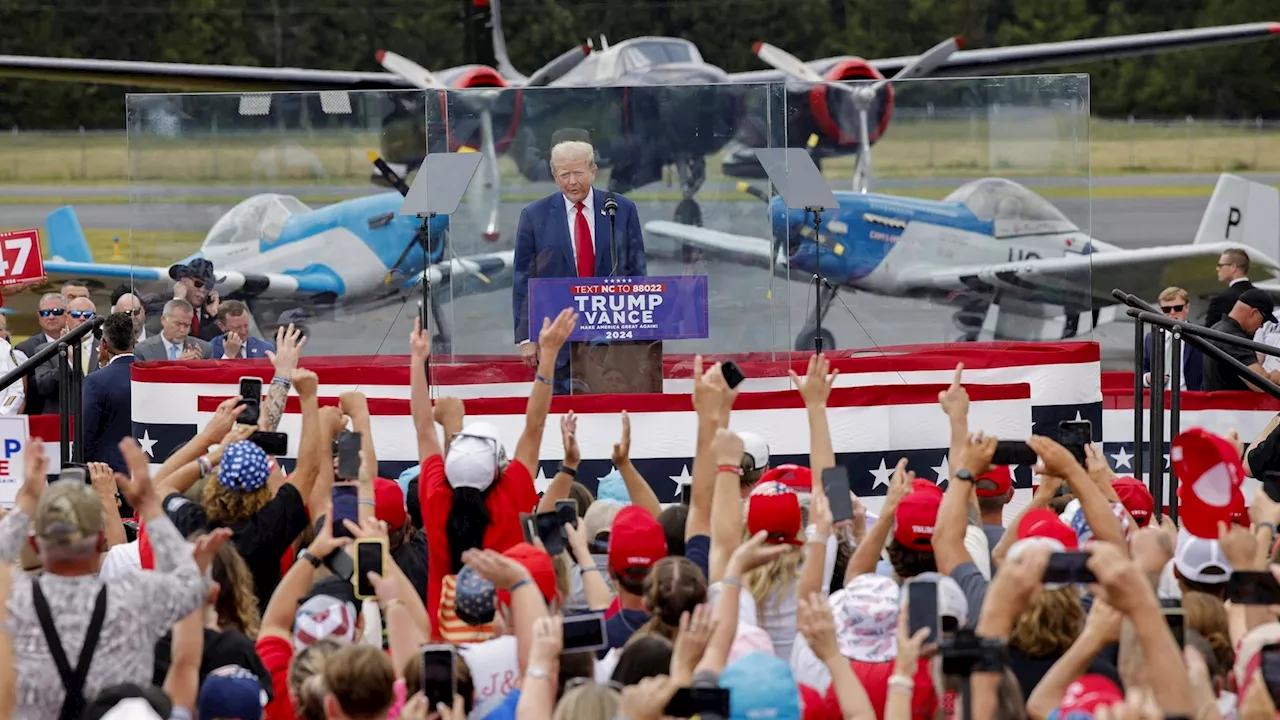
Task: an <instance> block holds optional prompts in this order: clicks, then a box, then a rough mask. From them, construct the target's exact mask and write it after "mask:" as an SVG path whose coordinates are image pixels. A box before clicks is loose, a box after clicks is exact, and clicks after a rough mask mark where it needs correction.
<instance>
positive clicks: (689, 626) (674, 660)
mask: <svg viewBox="0 0 1280 720" xmlns="http://www.w3.org/2000/svg"><path fill="white" fill-rule="evenodd" d="M718 625H719V623H718V622H717V621H716V616H715V613H714V612H712V609H711V606H710V605H707V604H706V603H703V604H700V605H698V606H696V607H695V608H694V609H693V612H692V613H690V612H688V611H687V610H686V611H685V612H684V613H682V614H681V615H680V632H679V633H677V634H676V642H675V647H674V648H673V649H672V651H671V675H672V676H673V677H675V678H678V679H681V680H684V681H685V682H688V681H689V680H691V679H692V678H693V671H694V669H695V668H697V666H698V661H699V660H701V659H702V654H703V653H704V652H706V649H707V643H709V642H711V636H712V635H714V634H715V632H716V627H717V626H718Z"/></svg>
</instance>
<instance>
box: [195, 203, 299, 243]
mask: <svg viewBox="0 0 1280 720" xmlns="http://www.w3.org/2000/svg"><path fill="white" fill-rule="evenodd" d="M306 212H311V208H309V207H307V205H306V204H305V203H303V202H302V201H301V200H299V199H298V198H296V197H293V196H291V195H275V194H266V195H254V196H253V197H251V198H248V199H247V200H243V201H241V202H240V204H238V205H236V206H235V207H233V208H231V209H230V210H228V211H227V213H226V214H225V215H223V216H222V217H221V218H219V219H218V222H216V223H214V224H213V228H212V229H210V230H209V234H208V235H206V236H205V239H204V246H205V247H217V246H222V245H237V244H246V243H247V244H253V245H257V244H258V243H259V242H262V241H264V240H265V241H266V242H274V241H275V240H276V239H277V238H278V237H280V231H281V230H283V229H284V224H285V221H287V220H288V219H289V218H290V217H292V216H294V215H296V214H298V213H306Z"/></svg>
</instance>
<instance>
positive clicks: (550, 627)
mask: <svg viewBox="0 0 1280 720" xmlns="http://www.w3.org/2000/svg"><path fill="white" fill-rule="evenodd" d="M563 650H564V622H563V621H562V620H561V619H560V616H559V615H549V616H546V617H540V618H538V619H537V620H535V621H534V622H533V644H532V646H531V647H530V648H529V667H540V668H543V669H546V668H547V667H548V666H553V665H559V663H560V653H561V652H562V651H563Z"/></svg>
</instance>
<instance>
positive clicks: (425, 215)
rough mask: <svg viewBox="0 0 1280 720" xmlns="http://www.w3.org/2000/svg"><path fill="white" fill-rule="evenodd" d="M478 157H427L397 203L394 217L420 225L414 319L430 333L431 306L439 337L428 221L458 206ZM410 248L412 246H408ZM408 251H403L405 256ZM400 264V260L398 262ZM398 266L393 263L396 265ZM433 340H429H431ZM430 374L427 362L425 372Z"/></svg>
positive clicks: (441, 331)
mask: <svg viewBox="0 0 1280 720" xmlns="http://www.w3.org/2000/svg"><path fill="white" fill-rule="evenodd" d="M481 158H482V156H481V155H480V153H430V154H428V155H427V158H426V160H424V161H423V163H422V167H421V168H420V169H419V170H418V174H417V175H416V176H415V177H414V178H413V184H412V185H410V186H409V192H408V194H407V195H405V197H404V202H402V203H400V210H399V212H398V213H397V214H398V215H414V216H416V217H417V218H418V219H419V220H421V221H422V226H421V227H420V228H419V229H418V237H419V239H420V240H421V242H420V243H418V244H419V245H420V246H421V247H422V280H421V285H420V287H421V292H422V295H421V298H422V299H421V301H420V303H419V306H418V316H419V317H420V318H421V319H422V329H423V330H424V331H426V332H427V333H430V332H431V325H430V321H429V319H428V314H427V306H428V304H430V306H431V313H430V314H431V315H433V316H435V319H436V333H437V334H438V336H441V337H443V336H444V332H445V328H444V322H443V321H442V320H441V318H440V315H439V314H438V313H439V311H438V310H437V308H436V304H435V302H434V301H433V299H432V297H431V273H430V268H429V267H428V266H427V245H428V244H429V243H428V234H429V232H430V231H429V229H428V228H429V226H430V224H431V220H432V219H433V218H434V217H435V216H437V215H452V214H453V213H454V212H456V211H457V209H458V204H459V203H461V202H462V196H463V194H464V193H466V191H467V186H469V185H470V184H471V178H472V177H474V176H475V174H476V168H478V167H480V160H481ZM411 247H412V246H411ZM408 251H409V248H405V252H406V253H407V252H408ZM401 259H402V260H403V257H402V258H401ZM398 264H399V263H397V265H398ZM435 337H436V336H432V339H433V340H434V338H435ZM430 370H431V363H430V359H428V361H427V371H428V373H429V372H430Z"/></svg>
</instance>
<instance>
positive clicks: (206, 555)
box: [191, 528, 231, 575]
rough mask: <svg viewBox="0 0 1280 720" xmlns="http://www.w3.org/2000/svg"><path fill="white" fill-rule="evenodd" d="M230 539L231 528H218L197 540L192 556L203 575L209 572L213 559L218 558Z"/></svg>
mask: <svg viewBox="0 0 1280 720" xmlns="http://www.w3.org/2000/svg"><path fill="white" fill-rule="evenodd" d="M230 539H231V529H230V528H218V529H217V530H214V531H213V532H211V533H209V534H207V535H201V536H200V538H199V539H197V540H196V546H195V549H193V550H192V552H191V554H192V556H193V557H194V558H195V561H196V567H198V568H200V574H201V575H203V574H205V572H207V571H208V570H209V566H210V565H212V564H213V558H214V557H216V556H217V554H218V551H219V550H221V549H222V546H223V545H226V544H227V541H228V540H230Z"/></svg>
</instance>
